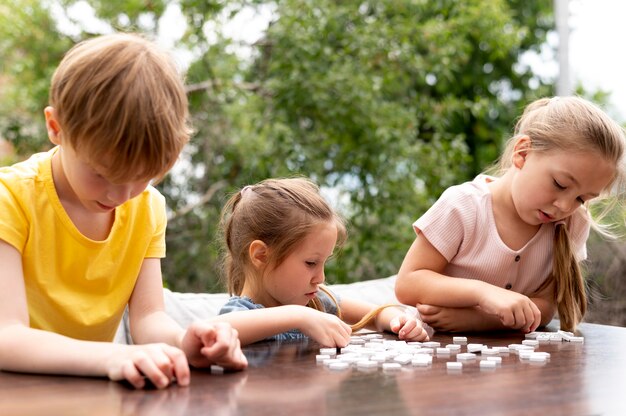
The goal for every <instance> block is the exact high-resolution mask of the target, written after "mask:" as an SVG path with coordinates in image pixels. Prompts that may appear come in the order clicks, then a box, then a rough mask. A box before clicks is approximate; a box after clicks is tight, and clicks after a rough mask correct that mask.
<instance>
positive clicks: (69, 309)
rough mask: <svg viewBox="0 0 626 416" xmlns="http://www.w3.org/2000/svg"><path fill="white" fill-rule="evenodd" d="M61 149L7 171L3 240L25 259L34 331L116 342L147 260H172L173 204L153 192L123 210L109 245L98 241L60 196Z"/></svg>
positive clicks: (0, 208)
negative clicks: (169, 213) (55, 175)
mask: <svg viewBox="0 0 626 416" xmlns="http://www.w3.org/2000/svg"><path fill="white" fill-rule="evenodd" d="M56 149H57V148H54V149H52V150H50V151H48V152H45V153H38V154H35V155H33V156H31V157H30V158H29V159H28V160H26V161H24V162H21V163H17V164H15V165H13V166H9V167H3V168H0V213H1V214H0V239H2V240H4V241H6V242H7V243H9V244H10V245H12V246H14V247H15V248H16V249H17V250H18V251H19V252H20V253H21V254H22V266H23V272H24V283H25V286H26V296H27V301H28V312H29V315H30V326H31V327H33V328H39V329H44V330H47V331H52V332H56V333H59V334H63V335H66V336H69V337H72V338H76V339H84V340H94V341H111V340H113V337H114V336H115V331H116V329H117V326H118V325H119V322H120V320H121V317H122V314H123V312H124V308H125V306H126V305H127V303H128V300H129V299H130V296H131V294H132V292H133V288H134V287H135V283H136V281H137V276H138V274H139V270H140V268H141V265H142V262H143V260H144V259H145V258H150V257H153V258H161V257H165V227H166V223H167V220H166V215H165V199H164V198H163V196H162V195H161V194H160V193H159V192H158V191H157V190H156V189H154V188H153V187H151V186H149V187H148V188H147V189H146V190H145V191H144V192H143V193H141V194H140V195H138V196H137V197H135V198H133V199H131V200H129V201H127V202H126V203H124V204H123V205H121V206H119V207H117V208H116V210H115V222H114V224H113V226H112V228H111V232H110V234H109V237H108V238H107V239H106V240H104V241H94V240H91V239H89V238H87V237H85V236H84V235H82V234H81V233H80V232H79V231H78V229H77V228H76V227H75V226H74V224H73V223H72V221H71V220H70V218H69V216H68V215H67V213H66V212H65V210H64V208H63V206H62V205H61V201H60V200H59V197H58V196H57V193H56V190H55V187H54V182H53V180H52V169H51V159H52V156H53V154H54V153H55V152H56Z"/></svg>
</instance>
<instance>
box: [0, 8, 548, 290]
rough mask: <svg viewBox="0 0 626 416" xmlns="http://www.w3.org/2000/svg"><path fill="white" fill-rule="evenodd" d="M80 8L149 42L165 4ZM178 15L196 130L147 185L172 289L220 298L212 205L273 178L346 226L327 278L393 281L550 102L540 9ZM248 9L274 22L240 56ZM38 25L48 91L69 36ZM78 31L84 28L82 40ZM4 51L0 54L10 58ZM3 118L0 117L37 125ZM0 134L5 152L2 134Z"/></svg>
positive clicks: (41, 78) (189, 11)
mask: <svg viewBox="0 0 626 416" xmlns="http://www.w3.org/2000/svg"><path fill="white" fill-rule="evenodd" d="M20 2H21V3H22V4H27V3H28V4H31V5H32V7H33V8H36V9H37V10H42V11H45V9H43V8H41V7H40V6H38V3H36V2H29V1H26V0H19V1H18V3H20ZM74 3H76V2H74V1H64V2H63V3H62V4H63V6H64V7H70V6H72V5H73V4H74ZM89 4H91V5H92V7H94V9H95V10H96V13H97V15H98V16H99V17H100V18H101V19H103V20H104V21H107V22H109V23H110V24H111V26H112V27H113V28H115V29H117V30H141V31H147V32H150V33H152V34H154V33H157V32H158V31H159V29H160V28H161V22H162V20H161V18H162V16H163V15H164V13H165V12H166V10H167V9H168V7H173V6H172V5H173V4H174V3H170V2H168V1H165V0H161V1H147V0H134V1H118V0H111V1H89ZM175 4H178V5H179V7H180V10H181V12H182V16H183V17H184V20H185V22H186V25H187V28H186V32H185V35H184V36H183V38H182V39H181V40H180V42H179V44H178V46H179V47H180V48H182V49H185V50H187V51H189V52H190V54H191V55H192V56H193V59H192V60H191V63H190V65H189V67H188V70H187V74H186V75H187V84H188V92H189V99H190V109H191V114H192V122H193V125H194V127H195V129H196V134H195V135H194V137H193V139H192V141H191V143H190V144H189V146H188V147H187V148H186V150H185V154H184V157H183V158H182V159H181V163H180V164H179V165H178V166H177V167H176V169H175V173H174V174H172V175H169V176H168V178H167V179H166V181H164V182H163V183H162V184H161V185H160V189H161V190H162V192H163V193H164V194H165V195H166V197H167V201H168V205H169V208H170V214H171V220H170V222H169V225H168V237H167V238H168V241H167V244H168V257H167V259H166V260H165V261H164V262H163V270H164V276H165V279H166V281H167V283H168V284H169V286H170V287H172V288H174V289H177V290H223V287H222V286H220V285H219V282H218V280H217V276H218V274H219V245H218V244H217V242H216V241H217V230H218V228H217V225H218V222H219V211H220V209H221V206H222V205H223V203H224V201H225V199H226V198H227V197H228V196H229V193H231V192H233V190H234V189H236V188H238V187H241V186H243V185H246V184H249V183H254V182H257V181H259V180H261V179H264V178H266V177H270V176H293V175H306V176H310V177H312V178H313V179H314V180H316V181H317V182H318V183H319V184H320V185H321V186H322V187H323V189H324V191H325V192H326V193H327V195H328V196H329V198H330V199H331V200H332V201H333V203H334V204H335V205H336V206H337V207H338V209H339V210H340V211H341V212H342V214H343V215H344V216H345V217H346V218H347V220H348V224H349V239H348V242H347V244H346V245H345V247H344V248H343V250H342V251H341V252H340V253H338V255H337V257H336V258H335V259H334V260H333V261H332V262H331V264H329V265H328V267H327V278H328V280H329V281H330V282H333V283H334V282H349V281H357V280H365V279H370V278H376V277H382V276H387V275H391V274H394V273H396V272H397V269H398V267H399V265H400V263H401V261H402V258H403V257H404V254H405V253H406V251H407V249H408V247H409V246H410V244H411V241H412V240H413V238H414V234H413V231H412V228H411V223H412V222H413V221H414V220H415V219H416V218H417V217H418V216H419V215H421V214H422V213H423V212H424V211H425V210H426V209H427V208H428V207H429V206H430V204H432V202H433V201H434V200H435V199H436V198H437V197H438V196H439V194H440V193H441V192H442V190H443V189H445V188H446V187H448V186H450V185H452V184H454V183H457V182H460V181H464V180H467V179H470V178H471V177H473V176H474V175H475V174H477V173H478V172H480V171H482V170H483V169H484V168H485V167H486V166H487V165H488V164H490V163H491V162H493V161H494V160H495V158H496V157H497V155H498V152H499V148H500V145H501V142H502V140H503V139H505V138H506V137H508V135H509V134H510V132H511V129H512V126H513V124H514V120H515V117H516V116H518V115H519V114H520V112H521V109H522V108H523V106H524V105H525V104H526V103H527V102H528V101H530V100H532V99H534V98H536V97H537V96H541V95H545V94H549V93H551V85H549V83H548V84H546V83H544V80H542V79H540V78H538V77H537V76H536V75H535V74H533V72H532V71H531V68H529V67H527V66H524V65H523V63H522V62H521V61H520V58H521V57H522V56H523V55H524V54H525V53H527V52H528V51H536V50H538V49H539V47H540V45H542V44H543V43H544V41H545V37H546V34H547V33H548V31H549V30H551V29H552V26H553V17H552V1H548V0H541V1H534V2H524V1H518V0H489V1H484V0H377V1H373V0H372V1H367V0H361V1H330V0H278V1H272V2H269V1H244V0H240V1H229V2H225V1H217V0H215V1H198V0H180V1H179V2H177V3H175ZM250 11H257V12H263V13H266V14H270V15H271V22H270V24H269V26H268V28H267V30H266V31H265V32H264V33H263V35H262V37H261V39H260V40H258V41H257V42H255V43H254V44H252V45H242V44H241V42H238V41H237V40H233V39H232V38H230V37H228V36H227V35H226V30H227V29H228V23H229V22H230V21H231V20H232V19H234V18H236V17H238V16H240V15H242V14H244V13H249V12H250ZM43 14H45V13H43ZM38 19H40V21H41V22H47V24H48V26H44V25H42V24H41V23H38V22H32V23H31V24H33V25H35V26H37V28H32V31H33V33H34V32H36V30H35V29H37V30H39V29H41V30H42V31H43V30H46V32H47V38H46V39H43V40H40V41H39V42H35V46H29V48H31V47H32V48H37V49H39V48H42V49H43V48H44V45H47V43H50V44H51V45H49V48H50V50H51V51H56V52H55V55H51V56H54V58H55V59H52V58H50V60H49V61H45V65H39V66H40V67H38V68H37V70H39V71H43V72H42V73H39V74H34V73H33V75H32V76H33V77H36V78H37V82H38V83H41V85H47V82H48V80H49V75H50V74H51V70H52V69H51V68H52V67H53V66H54V65H55V64H56V62H57V60H58V58H59V57H60V54H59V52H58V51H60V50H64V49H66V47H67V46H68V45H67V41H68V38H67V37H66V36H63V35H61V34H59V32H58V30H57V29H56V28H52V27H50V26H52V23H50V20H49V18H48V17H44V16H43V15H42V16H39V17H38ZM46 19H48V20H46ZM181 24H182V23H181ZM5 30H8V29H5ZM241 30H245V27H244V28H242V29H241ZM33 33H30V34H27V33H25V34H24V35H23V36H34V35H33ZM8 35H9V36H8V37H9V39H14V41H15V44H23V45H26V43H23V40H22V39H20V38H19V37H18V36H15V35H12V36H11V34H10V33H9V34H8ZM89 35H91V34H90V33H89V31H88V30H87V29H85V28H83V34H82V35H81V37H84V36H89ZM0 38H1V39H5V37H4V36H3V37H0ZM76 40H77V39H76ZM2 42H7V41H6V40H3V41H2ZM5 44H6V43H0V45H1V46H0V48H2V49H0V51H2V53H3V54H4V53H5V51H8V50H11V48H10V47H7V48H5ZM9 46H10V45H9ZM53 46H54V47H53ZM24 54H25V55H27V56H26V57H25V58H24V59H12V60H11V62H12V63H11V64H10V65H18V64H20V63H21V64H22V65H23V64H24V63H28V62H33V63H37V62H39V61H38V59H39V58H38V56H37V54H36V52H35V51H34V50H26V51H25V52H24ZM11 57H12V58H15V57H14V56H13V55H11ZM3 61H4V60H3ZM3 65H4V64H3ZM5 70H7V69H6V68H4V67H3V77H4V72H5ZM17 73H18V72H17V71H16V72H15V74H17ZM22 82H28V81H22V80H21V79H20V78H19V77H15V78H11V83H12V84H15V85H19V84H20V83H22ZM37 82H34V81H33V82H31V83H30V85H35V84H36V83H37ZM17 89H19V88H17ZM17 89H16V90H17ZM41 91H42V90H40V96H39V98H37V96H36V94H31V93H28V96H29V100H32V101H31V102H32V103H33V104H38V105H39V106H41V105H42V101H43V100H42V99H41V94H43V93H42V92H41ZM3 95H4V94H3ZM33 107H36V106H33ZM15 108H21V107H15ZM35 110H36V111H35ZM1 111H2V113H1V115H0V118H2V119H3V120H4V117H5V114H12V115H15V114H18V113H23V114H30V113H31V111H32V112H33V114H40V113H39V112H40V108H31V109H30V110H29V111H27V110H26V109H25V110H23V111H19V112H17V111H10V108H9V107H2V108H1ZM33 117H34V116H33ZM41 124H42V123H41ZM1 128H2V129H3V130H2V134H3V135H4V136H5V137H7V138H9V139H11V140H16V139H14V137H13V136H10V135H9V134H7V132H8V131H10V130H7V128H6V126H5V124H4V122H2V125H1ZM22 128H25V127H24V126H23V125H22ZM40 143H41V142H40Z"/></svg>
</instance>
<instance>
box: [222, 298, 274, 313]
mask: <svg viewBox="0 0 626 416" xmlns="http://www.w3.org/2000/svg"><path fill="white" fill-rule="evenodd" d="M263 307H264V306H263V305H260V304H258V303H254V301H253V300H252V299H250V298H249V297H247V296H231V297H230V299H228V301H227V302H226V303H225V304H224V306H222V308H221V309H220V311H219V315H223V314H225V313H229V312H235V311H248V310H254V309H262V308H263Z"/></svg>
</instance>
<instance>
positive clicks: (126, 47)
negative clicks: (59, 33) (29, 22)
mask: <svg viewBox="0 0 626 416" xmlns="http://www.w3.org/2000/svg"><path fill="white" fill-rule="evenodd" d="M50 105H51V106H52V107H53V108H54V111H55V114H56V117H57V119H58V121H59V124H60V127H61V131H60V134H61V135H62V136H63V139H64V140H66V141H67V142H68V143H69V144H70V145H71V146H72V148H74V150H75V151H76V152H77V153H79V154H81V155H84V156H85V157H87V158H88V161H89V162H92V163H94V164H95V165H96V166H100V167H102V168H103V170H104V173H105V174H106V176H107V179H109V180H111V181H113V182H127V181H129V180H137V179H155V180H158V179H161V178H162V177H163V176H164V175H165V173H167V171H168V170H169V169H170V168H171V167H172V166H173V165H174V163H175V162H176V160H177V158H178V155H179V154H180V151H181V150H182V148H183V146H184V145H185V143H187V141H188V140H189V136H190V134H191V129H190V128H189V126H188V124H187V123H188V106H187V96H186V93H185V88H184V84H183V81H182V78H181V76H180V75H179V72H178V70H177V69H176V66H175V65H174V63H173V61H172V60H171V58H170V57H169V56H168V55H167V54H166V53H165V52H163V51H161V50H160V49H159V48H158V47H157V46H156V45H155V44H153V43H152V42H150V41H148V40H146V39H144V38H142V37H141V36H139V35H134V34H123V33H117V34H112V35H105V36H99V37H96V38H92V39H89V40H86V41H83V42H81V43H78V44H77V45H75V46H74V47H73V48H72V49H70V50H69V51H68V52H67V54H66V55H65V57H64V58H63V60H62V61H61V63H60V64H59V66H58V68H57V69H56V71H55V73H54V75H53V77H52V83H51V88H50Z"/></svg>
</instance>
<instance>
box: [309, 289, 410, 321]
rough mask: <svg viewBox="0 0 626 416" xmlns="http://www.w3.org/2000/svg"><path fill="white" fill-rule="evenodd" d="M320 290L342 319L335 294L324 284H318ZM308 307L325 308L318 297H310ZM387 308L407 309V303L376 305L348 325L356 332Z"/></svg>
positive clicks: (319, 309) (323, 309)
mask: <svg viewBox="0 0 626 416" xmlns="http://www.w3.org/2000/svg"><path fill="white" fill-rule="evenodd" d="M320 290H321V291H322V292H324V293H325V294H326V296H328V298H330V300H331V301H332V302H333V303H334V304H335V307H336V308H337V316H338V317H339V319H343V317H342V315H341V308H340V307H339V302H338V301H337V298H335V296H334V295H333V293H332V292H331V291H330V290H328V288H326V287H325V286H323V285H322V286H320ZM307 306H309V307H310V308H313V309H317V310H318V311H323V312H325V311H326V309H325V308H324V304H323V303H322V301H321V300H319V298H315V299H311V300H310V301H309V304H308V305H307ZM387 308H402V309H407V308H408V307H407V305H402V304H399V303H388V304H386V305H381V306H378V307H376V308H374V309H372V310H371V311H369V312H368V313H367V314H365V316H363V317H362V318H361V319H360V320H359V322H357V323H355V324H352V325H350V329H352V332H356V331H358V330H360V329H363V328H365V327H366V326H367V325H369V324H370V323H371V322H372V321H373V320H374V319H376V317H377V316H378V315H379V314H380V313H381V312H382V311H383V310H384V309H387Z"/></svg>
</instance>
